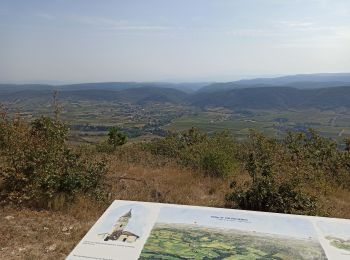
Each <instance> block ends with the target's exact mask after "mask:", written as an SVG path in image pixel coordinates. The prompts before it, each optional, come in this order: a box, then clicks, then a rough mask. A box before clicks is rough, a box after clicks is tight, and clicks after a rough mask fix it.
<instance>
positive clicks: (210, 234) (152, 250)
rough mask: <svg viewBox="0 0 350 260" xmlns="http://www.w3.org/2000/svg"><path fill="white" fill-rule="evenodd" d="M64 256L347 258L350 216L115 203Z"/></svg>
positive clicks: (124, 259)
mask: <svg viewBox="0 0 350 260" xmlns="http://www.w3.org/2000/svg"><path fill="white" fill-rule="evenodd" d="M67 259H69V260H73V259H104V260H106V259H118V260H129V259H130V260H132V259H330V260H332V259H334V260H338V259H339V260H342V259H350V220H345V219H333V218H321V217H309V216H299V215H287V214H276V213H265V212H255V211H245V210H234V209H219V208H207V207H196V206H182V205H172V204H159V203H148V202H133V201H115V202H113V203H112V205H111V206H110V207H109V208H108V209H107V210H106V212H105V213H104V214H103V215H102V216H101V218H100V219H99V220H98V221H97V222H96V224H95V225H94V226H93V227H92V228H91V229H90V231H89V232H88V233H87V234H86V236H85V237H84V238H83V239H82V240H81V241H80V243H79V244H78V245H77V246H76V248H75V249H74V250H73V251H72V252H71V254H70V255H69V256H68V257H67Z"/></svg>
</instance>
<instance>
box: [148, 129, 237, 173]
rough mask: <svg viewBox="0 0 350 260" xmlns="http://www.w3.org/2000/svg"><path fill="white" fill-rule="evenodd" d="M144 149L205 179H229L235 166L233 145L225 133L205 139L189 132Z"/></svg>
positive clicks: (199, 134) (192, 131) (197, 132)
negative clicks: (207, 176) (191, 170)
mask: <svg viewBox="0 0 350 260" xmlns="http://www.w3.org/2000/svg"><path fill="white" fill-rule="evenodd" d="M148 148H149V149H150V150H151V151H152V152H153V153H154V154H156V155H161V156H166V157H170V158H174V159H176V160H178V161H179V162H180V163H181V164H183V165H185V166H188V167H192V168H194V169H197V170H201V171H203V173H204V174H206V175H209V176H215V177H226V176H229V175H230V174H232V173H233V171H234V169H235V168H236V165H237V161H236V159H235V152H236V151H235V142H234V140H233V138H232V136H231V135H229V134H228V132H222V133H216V134H214V135H213V136H208V135H207V134H205V133H202V132H200V131H199V130H198V129H197V128H191V129H189V130H188V131H185V132H181V133H175V134H171V135H169V136H167V137H166V138H164V139H160V140H155V141H154V142H153V143H151V144H150V145H149V147H148Z"/></svg>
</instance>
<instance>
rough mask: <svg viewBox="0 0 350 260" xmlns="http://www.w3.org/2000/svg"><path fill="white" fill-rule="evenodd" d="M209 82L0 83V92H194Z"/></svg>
mask: <svg viewBox="0 0 350 260" xmlns="http://www.w3.org/2000/svg"><path fill="white" fill-rule="evenodd" d="M209 84H210V83H167V82H96V83H79V84H68V85H45V84H0V94H1V93H5V92H6V93H9V92H13V91H22V90H59V91H69V90H71V91H73V90H124V89H132V88H143V87H148V88H152V87H158V88H172V89H177V90H181V91H184V92H188V93H190V92H194V91H196V90H198V89H200V88H202V87H204V86H207V85H209Z"/></svg>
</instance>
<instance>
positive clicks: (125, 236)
mask: <svg viewBox="0 0 350 260" xmlns="http://www.w3.org/2000/svg"><path fill="white" fill-rule="evenodd" d="M131 217H132V214H131V209H130V210H129V211H128V212H127V213H125V214H124V215H122V216H121V217H120V218H119V219H118V220H117V222H116V223H115V224H114V226H113V230H112V232H111V233H110V234H108V235H107V236H106V237H105V239H104V241H108V240H114V241H121V242H128V243H132V242H135V241H136V240H137V239H138V238H139V236H138V235H135V234H134V233H132V232H130V231H128V230H125V228H126V226H127V224H128V223H129V221H130V219H131Z"/></svg>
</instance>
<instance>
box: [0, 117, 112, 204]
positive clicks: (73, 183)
mask: <svg viewBox="0 0 350 260" xmlns="http://www.w3.org/2000/svg"><path fill="white" fill-rule="evenodd" d="M0 133H1V144H2V145H1V150H0V156H1V159H2V161H3V163H2V164H1V177H2V178H3V182H4V184H3V187H2V189H1V193H0V194H1V197H2V198H3V199H5V201H8V202H14V203H18V204H30V205H35V206H40V207H56V206H57V205H56V206H55V205H54V204H57V203H56V202H57V201H61V202H60V204H64V202H65V201H67V200H70V199H73V198H74V196H75V195H76V194H77V193H79V192H84V193H85V192H92V191H94V192H95V191H97V189H98V188H99V185H100V183H101V179H102V177H103V175H104V173H105V171H106V167H105V164H104V163H103V162H102V161H99V162H96V163H95V162H93V161H91V160H88V159H83V158H82V156H81V155H80V154H78V153H76V152H74V151H73V150H72V149H70V148H69V147H68V145H67V143H66V138H67V134H68V128H67V127H66V125H64V124H63V123H62V122H60V121H59V120H53V119H51V118H48V117H41V118H39V119H36V120H34V121H33V122H32V123H31V124H27V123H25V122H23V121H21V120H20V119H19V118H16V119H13V120H11V119H10V118H8V117H6V116H4V117H3V118H2V120H1V122H0Z"/></svg>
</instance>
